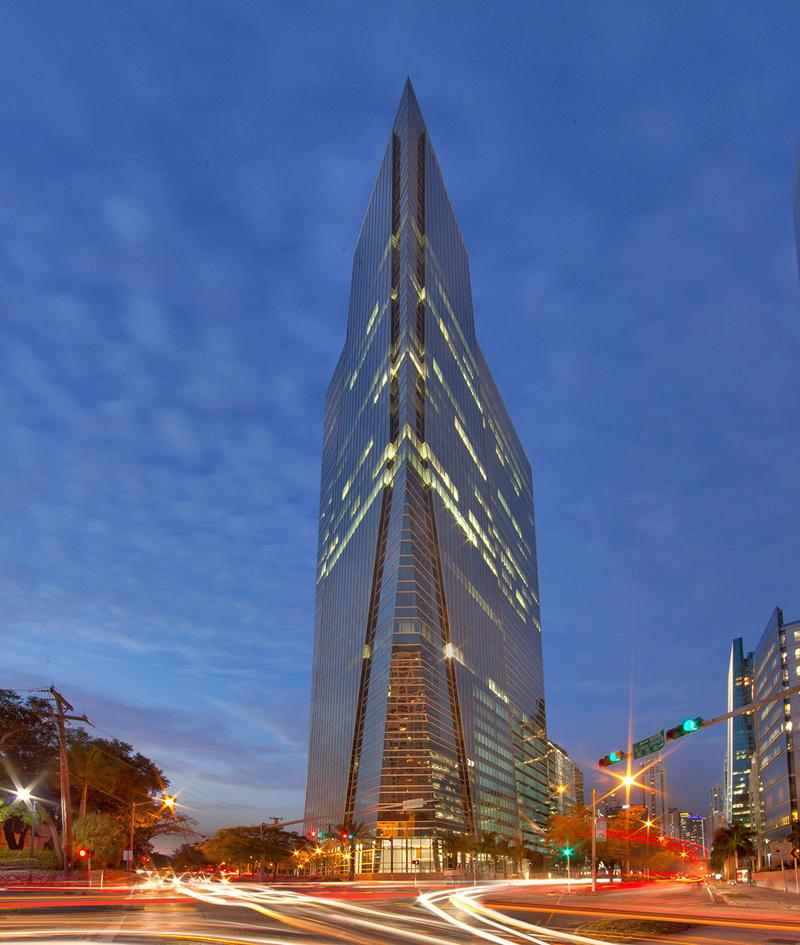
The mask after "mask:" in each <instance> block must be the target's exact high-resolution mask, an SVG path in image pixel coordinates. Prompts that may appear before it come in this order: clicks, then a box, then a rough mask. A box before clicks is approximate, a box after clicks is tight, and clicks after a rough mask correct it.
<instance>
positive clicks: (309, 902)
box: [0, 882, 800, 945]
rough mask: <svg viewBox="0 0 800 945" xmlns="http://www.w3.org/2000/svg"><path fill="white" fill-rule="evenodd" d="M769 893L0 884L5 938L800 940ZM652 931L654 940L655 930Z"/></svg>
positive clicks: (680, 887)
mask: <svg viewBox="0 0 800 945" xmlns="http://www.w3.org/2000/svg"><path fill="white" fill-rule="evenodd" d="M742 888H746V887H742ZM731 895H732V896H733V897H735V896H736V895H739V896H740V897H744V896H745V893H738V894H736V893H733V894H731ZM781 895H785V894H781ZM714 896H716V899H717V900H718V901H715V899H714ZM770 896H771V894H770V893H769V891H768V890H763V891H762V890H755V891H748V893H747V898H746V901H745V900H744V899H741V898H740V899H737V898H731V896H729V897H728V901H727V902H725V901H722V900H721V897H720V895H719V894H718V893H713V892H712V891H710V890H709V889H708V888H707V887H706V886H705V885H703V884H688V883H665V884H648V885H646V886H644V885H643V886H641V887H635V886H626V887H624V888H620V887H611V888H604V889H601V890H599V891H598V892H597V893H596V894H592V893H591V892H590V891H589V890H588V889H585V888H583V889H581V888H580V887H577V888H576V887H575V885H574V884H573V890H572V892H567V890H566V889H565V888H564V887H563V886H559V885H555V884H550V885H545V886H542V885H532V884H530V883H518V884H503V885H491V886H475V887H473V886H466V887H459V888H456V889H452V888H448V889H443V888H442V887H437V888H433V889H432V888H430V887H427V888H425V889H419V890H418V889H415V888H414V887H413V886H409V885H400V884H389V883H380V884H377V883H376V884H373V885H370V884H365V883H357V884H349V883H339V884H330V885H327V886H325V885H320V884H313V885H311V884H309V885H307V886H299V885H289V884H286V885H276V886H272V887H270V886H259V885H257V884H246V885H234V884H227V883H218V882H175V883H173V882H170V883H167V884H150V885H146V886H140V887H138V888H136V889H134V890H128V889H124V888H123V889H109V890H103V891H100V890H96V889H95V890H80V891H70V892H46V891H42V890H31V891H23V890H5V891H2V890H0V940H2V941H3V942H4V943H17V942H19V943H22V942H27V943H30V942H31V941H35V942H51V941H53V942H56V941H57V942H60V943H63V945H68V943H70V942H78V941H82V942H85V941H88V940H91V941H93V942H97V943H120V945H123V943H124V945H140V943H141V945H144V943H147V945H154V943H165V945H166V943H169V942H176V941H180V942H181V943H187V942H190V941H191V942H194V943H203V942H208V943H214V945H239V943H242V945H244V943H247V945H256V943H258V945H330V943H334V942H347V943H350V945H398V943H404V942H408V943H420V945H423V943H424V945H460V943H464V942H473V943H474V942H479V941H490V942H495V943H502V945H506V943H509V942H515V943H519V942H531V943H537V945H544V943H547V945H550V943H552V945H569V943H572V945H575V943H578V945H580V943H591V942H598V940H596V939H594V938H593V937H592V935H591V934H590V933H582V934H579V933H578V932H577V930H578V929H579V928H580V927H581V926H583V925H584V924H585V923H587V922H591V921H597V920H604V919H605V920H607V919H619V918H620V917H628V918H630V917H631V916H636V917H638V918H640V919H642V918H644V919H660V920H663V919H665V918H671V919H675V920H678V919H680V920H682V921H683V922H684V923H691V924H692V925H693V926H695V927H694V928H692V929H688V930H686V931H681V932H675V933H666V934H660V935H658V936H657V937H656V938H657V940H658V941H659V942H664V943H670V945H672V943H678V942H680V943H683V945H717V943H719V945H762V943H765V942H767V943H772V945H800V898H798V897H796V896H795V897H788V898H784V900H782V901H781V902H780V903H779V902H778V900H777V899H776V898H770ZM775 896H776V897H777V896H778V894H775ZM793 904H796V905H797V906H798V909H794V908H792V906H793ZM641 940H643V941H644V940H648V941H652V940H653V936H652V935H643V937H642V939H641ZM602 945H605V943H602Z"/></svg>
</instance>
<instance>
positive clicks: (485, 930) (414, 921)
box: [175, 880, 607, 945]
mask: <svg viewBox="0 0 800 945" xmlns="http://www.w3.org/2000/svg"><path fill="white" fill-rule="evenodd" d="M584 882H585V883H588V880H586V881H584ZM175 885H176V888H177V889H179V890H180V891H182V892H184V893H185V894H186V895H189V896H192V897H193V898H195V899H198V900H200V901H202V902H207V903H214V904H217V905H231V906H234V905H235V906H245V907H247V908H250V909H253V910H255V911H257V912H260V913H262V914H264V915H267V916H269V917H270V918H273V919H277V920H279V921H282V922H286V923H287V924H288V925H291V926H294V927H297V928H302V929H303V930H304V931H313V932H316V933H318V934H319V933H322V934H325V935H329V936H332V937H335V938H343V939H345V940H346V941H349V942H353V943H369V945H377V943H379V942H382V941H385V936H386V935H387V934H388V935H389V936H392V937H394V936H396V937H398V938H400V939H402V940H403V941H406V942H420V943H425V945H458V943H459V942H460V941H463V939H462V937H461V934H460V935H459V938H458V939H452V938H449V937H447V938H443V937H442V935H441V931H442V925H444V928H445V929H446V928H450V929H453V930H457V931H458V932H459V933H466V934H467V935H468V936H470V937H477V938H481V939H483V940H484V941H489V942H493V943H495V945H508V941H509V939H508V936H509V935H513V937H514V939H515V940H516V941H520V940H521V941H525V942H530V943H532V945H546V942H547V943H549V942H552V941H553V939H556V940H558V941H560V942H570V943H580V945H607V943H605V942H601V941H599V940H598V939H593V938H588V937H586V936H581V935H574V934H571V933H568V932H559V931H557V930H554V929H549V928H546V927H544V926H537V925H531V924H529V923H526V922H523V921H521V920H519V919H514V918H511V917H510V916H506V915H504V914H502V913H500V912H497V911H496V910H494V909H490V908H487V907H486V906H484V905H483V904H482V903H480V902H478V901H477V900H479V899H480V898H482V897H485V896H486V895H488V894H490V893H494V894H496V893H497V892H498V890H499V889H505V888H514V887H517V886H524V887H525V888H530V887H531V886H534V885H536V886H542V885H546V886H555V885H563V883H561V882H560V881H540V882H536V881H534V882H531V881H520V882H519V883H505V884H503V885H502V886H500V887H498V886H495V885H493V886H476V887H472V888H471V889H469V890H464V889H460V888H459V889H452V888H450V889H444V890H436V891H434V892H429V893H423V894H422V895H421V896H419V897H418V898H417V900H416V902H417V905H418V906H420V907H421V908H422V909H424V910H425V911H426V912H428V913H429V915H430V916H432V917H433V918H434V919H435V920H437V921H436V923H435V924H433V923H432V922H431V920H430V918H425V917H423V916H415V915H413V914H412V915H407V914H404V915H402V916H401V915H398V914H397V913H395V912H390V911H386V910H384V909H376V908H371V907H368V906H364V905H357V904H354V903H350V902H345V901H343V900H341V899H332V898H327V897H321V896H313V895H307V894H303V893H298V892H296V891H295V890H287V889H277V888H274V887H269V886H251V885H248V886H247V887H243V886H237V885H235V884H232V883H211V882H197V881H189V882H183V881H180V880H176V883H175ZM445 904H446V905H448V906H450V907H452V909H454V910H458V911H460V912H462V913H467V914H468V915H469V916H470V918H471V919H472V920H473V921H472V922H467V921H464V920H463V919H462V918H459V917H458V916H456V915H454V914H453V913H452V912H451V911H450V910H449V909H447V908H444V907H443V906H444V905H445ZM282 907H283V908H282ZM285 908H291V909H304V908H305V909H313V910H315V911H317V910H325V911H326V912H327V913H328V915H327V916H326V918H327V920H328V922H330V921H335V922H337V924H338V923H340V924H341V925H343V926H346V927H347V928H348V929H349V931H345V930H344V929H340V928H336V927H332V926H330V925H329V924H328V923H327V922H325V923H323V922H320V921H319V920H318V919H316V918H315V919H308V918H299V917H297V916H290V915H287V914H286V912H285V911H283V909H285ZM431 925H433V927H434V928H435V929H436V930H437V932H438V934H436V935H434V934H432V933H431V931H429V930H425V931H423V930H422V929H420V930H419V931H417V930H416V929H414V928H413V926H417V927H419V926H426V927H427V928H428V929H429V928H430V926H431ZM409 926H412V927H411V928H409ZM353 929H358V930H359V931H360V932H361V933H362V934H361V935H358V936H356V935H355V934H354V932H353ZM376 933H378V934H379V935H380V938H378V939H375V938H373V937H372V936H373V935H375V934H376ZM498 933H500V934H498ZM503 933H505V934H503ZM365 936H366V937H365Z"/></svg>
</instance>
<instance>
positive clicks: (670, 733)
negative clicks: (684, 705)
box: [664, 715, 703, 742]
mask: <svg viewBox="0 0 800 945" xmlns="http://www.w3.org/2000/svg"><path fill="white" fill-rule="evenodd" d="M702 727H703V720H702V719H701V718H700V716H699V715H696V716H695V717H694V718H693V719H686V721H685V722H681V724H680V725H676V726H675V728H670V729H668V730H667V734H666V735H665V736H664V737H665V738H666V740H667V741H668V742H671V741H672V740H673V739H675V738H683V736H684V735H689V734H690V733H691V732H696V731H698V730H699V729H701V728H702Z"/></svg>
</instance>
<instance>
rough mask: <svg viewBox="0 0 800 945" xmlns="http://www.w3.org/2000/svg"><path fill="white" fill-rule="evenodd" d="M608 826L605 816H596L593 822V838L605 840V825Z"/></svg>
mask: <svg viewBox="0 0 800 945" xmlns="http://www.w3.org/2000/svg"><path fill="white" fill-rule="evenodd" d="M607 826H608V821H607V820H606V818H605V817H598V818H597V820H596V821H595V823H594V838H595V840H605V839H607V834H606V827H607Z"/></svg>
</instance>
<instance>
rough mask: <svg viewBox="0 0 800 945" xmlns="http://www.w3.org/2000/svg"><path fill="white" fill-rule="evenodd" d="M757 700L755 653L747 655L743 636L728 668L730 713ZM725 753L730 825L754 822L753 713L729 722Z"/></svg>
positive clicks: (736, 644)
mask: <svg viewBox="0 0 800 945" xmlns="http://www.w3.org/2000/svg"><path fill="white" fill-rule="evenodd" d="M752 701H753V654H752V653H748V654H747V655H746V656H745V653H744V645H743V642H742V638H741V637H737V639H735V640H734V641H733V645H732V646H731V659H730V663H729V665H728V712H733V711H734V710H735V709H741V708H742V706H744V705H748V704H749V703H751V702H752ZM727 735H728V737H727V744H726V750H725V819H726V820H727V821H728V823H743V824H746V825H747V826H749V825H750V822H751V810H750V794H749V792H750V764H751V760H752V757H753V751H754V749H755V740H754V736H753V716H752V714H751V713H744V714H742V715H737V716H734V717H733V718H732V719H728V733H727Z"/></svg>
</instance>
